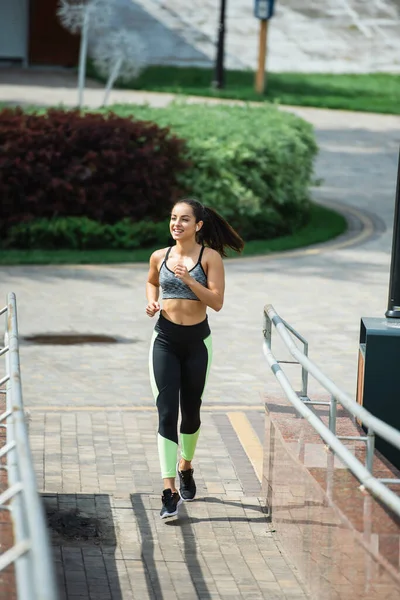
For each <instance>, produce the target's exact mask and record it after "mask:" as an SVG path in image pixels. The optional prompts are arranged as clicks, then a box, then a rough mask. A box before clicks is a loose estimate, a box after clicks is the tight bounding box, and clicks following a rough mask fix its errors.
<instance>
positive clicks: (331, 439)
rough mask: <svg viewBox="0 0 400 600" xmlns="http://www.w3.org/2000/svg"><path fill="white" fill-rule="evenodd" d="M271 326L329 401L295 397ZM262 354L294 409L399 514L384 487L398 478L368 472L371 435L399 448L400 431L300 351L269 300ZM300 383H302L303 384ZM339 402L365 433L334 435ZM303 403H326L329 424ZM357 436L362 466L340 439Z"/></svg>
mask: <svg viewBox="0 0 400 600" xmlns="http://www.w3.org/2000/svg"><path fill="white" fill-rule="evenodd" d="M271 324H273V325H274V326H275V329H276V330H277V332H278V334H279V336H280V337H281V339H282V341H283V342H284V344H285V345H286V347H287V348H288V350H289V352H290V354H291V355H292V356H293V358H294V359H295V360H296V364H297V363H298V364H300V365H301V366H302V369H306V370H307V372H308V373H310V374H311V375H312V376H313V377H314V378H315V379H316V380H317V381H318V382H319V383H320V384H321V385H322V386H323V387H324V388H325V389H326V390H327V391H328V392H329V393H330V394H331V400H330V401H329V402H313V401H312V400H310V399H309V398H308V395H307V390H305V391H306V393H305V394H304V390H302V395H301V397H299V395H298V394H297V392H295V390H294V389H293V387H292V385H291V383H290V381H289V379H288V378H287V377H286V375H285V373H284V372H283V370H282V368H281V366H280V364H279V362H278V361H277V359H276V358H275V356H274V355H273V353H272V348H271V346H272V327H271ZM290 331H291V333H293V334H294V335H295V336H296V337H298V338H299V339H300V340H301V341H302V342H303V343H304V338H302V337H301V336H300V335H299V334H297V332H295V330H294V329H293V328H292V327H290ZM263 351H264V355H265V357H266V359H267V361H268V364H269V365H270V367H271V370H272V372H273V374H274V375H275V377H276V378H277V380H278V382H279V383H280V385H281V387H282V389H283V391H284V392H285V394H286V396H287V398H288V400H290V402H291V403H292V404H293V406H294V407H295V408H296V410H297V411H298V412H299V413H300V414H301V415H302V416H303V417H304V418H305V419H306V420H307V421H308V423H310V425H311V426H312V427H313V428H314V429H315V430H316V432H317V433H318V434H319V435H320V436H321V438H322V439H323V440H324V441H325V442H326V444H327V445H328V446H329V447H330V448H331V450H332V451H333V452H334V453H335V454H337V456H338V457H339V458H340V460H341V461H342V462H343V463H344V464H345V465H346V466H347V467H348V468H349V469H350V471H351V472H352V473H353V474H354V475H355V476H356V477H357V479H358V480H359V481H360V482H361V484H362V485H363V486H364V487H365V488H366V489H368V490H369V491H370V492H371V493H373V494H374V496H376V497H377V498H379V500H381V501H382V502H383V503H384V504H386V506H388V507H389V508H390V509H391V510H392V511H393V512H394V513H396V514H397V515H398V516H400V497H399V496H398V495H397V494H395V493H394V492H393V491H392V490H390V489H389V488H387V487H386V484H388V483H390V484H394V483H400V480H399V479H394V478H393V479H378V478H376V477H374V476H373V474H372V466H373V452H374V446H375V444H374V436H375V433H378V434H379V435H380V436H381V437H382V438H383V439H385V440H386V441H387V442H389V443H391V444H393V445H394V446H395V447H396V448H400V432H399V431H397V429H395V428H394V427H391V426H390V425H388V424H387V423H384V422H383V421H381V420H380V419H378V418H377V417H374V416H373V415H371V413H369V412H368V411H367V410H366V409H365V408H363V407H362V406H360V405H359V404H357V402H355V401H354V400H352V398H351V397H350V396H349V395H348V394H346V393H345V392H343V391H342V390H340V389H339V388H338V387H337V386H336V385H335V384H334V383H333V382H332V381H331V380H330V379H329V378H328V377H327V376H326V375H324V373H322V371H321V370H320V369H319V368H318V367H317V366H316V365H315V364H314V363H313V362H312V361H311V360H310V359H309V358H308V356H306V355H305V353H304V352H302V351H301V350H300V349H299V348H298V347H297V346H296V344H295V343H294V341H293V340H292V338H291V337H290V335H289V333H288V331H287V324H286V323H285V322H284V321H283V319H281V318H280V316H279V315H278V314H277V313H276V311H275V309H274V308H273V306H272V305H271V304H269V305H266V306H265V307H264V343H263ZM303 387H304V386H303ZM337 402H340V404H341V405H342V406H343V407H344V408H345V409H346V410H348V411H349V413H351V414H352V415H353V416H355V417H356V418H358V419H360V421H361V422H362V423H363V424H364V425H365V426H366V427H368V435H367V436H357V437H354V438H353V437H352V436H337V435H336V404H337ZM307 404H327V405H329V427H327V426H326V425H325V424H324V423H323V422H322V421H321V419H320V418H319V417H318V416H317V415H316V414H315V413H313V412H312V411H311V410H310V409H309V408H308V406H307ZM350 438H351V439H357V440H359V441H364V442H366V443H367V459H366V466H364V465H363V464H362V463H361V462H360V461H359V460H358V459H357V458H356V457H355V456H354V455H353V454H352V453H351V452H350V451H349V450H348V449H347V448H346V446H344V444H343V443H342V442H341V441H340V440H341V439H350Z"/></svg>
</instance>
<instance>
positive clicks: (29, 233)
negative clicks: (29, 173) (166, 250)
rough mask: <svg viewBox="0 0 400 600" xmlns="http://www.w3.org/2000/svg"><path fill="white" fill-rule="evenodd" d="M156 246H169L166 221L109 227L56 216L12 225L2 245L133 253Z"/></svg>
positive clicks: (119, 223)
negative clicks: (112, 250) (126, 251)
mask: <svg viewBox="0 0 400 600" xmlns="http://www.w3.org/2000/svg"><path fill="white" fill-rule="evenodd" d="M155 244H159V245H160V247H162V246H167V245H169V244H171V237H170V235H169V220H167V221H159V222H158V223H155V222H153V221H139V222H137V223H134V222H132V221H131V220H130V219H123V220H122V221H118V222H117V223H115V224H113V225H110V224H107V223H99V222H98V221H93V220H91V219H88V218H87V217H59V218H56V219H51V220H50V219H36V220H34V221H30V222H28V223H19V224H18V225H14V226H13V227H11V228H10V229H9V230H8V231H7V232H6V237H5V238H4V240H3V243H2V246H3V248H19V249H21V250H36V249H38V250H59V249H64V248H65V249H70V250H103V249H105V248H108V249H115V250H135V249H136V248H146V247H150V246H153V245H155Z"/></svg>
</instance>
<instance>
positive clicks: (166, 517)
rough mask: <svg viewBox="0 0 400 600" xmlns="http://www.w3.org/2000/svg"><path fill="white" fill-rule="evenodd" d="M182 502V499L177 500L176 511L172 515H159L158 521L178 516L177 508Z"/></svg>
mask: <svg viewBox="0 0 400 600" xmlns="http://www.w3.org/2000/svg"><path fill="white" fill-rule="evenodd" d="M182 502H183V500H182V498H179V500H178V503H177V505H176V510H174V512H172V513H164V514H163V515H160V519H169V518H170V517H175V515H177V514H178V507H179V506H180V505H181V504H182Z"/></svg>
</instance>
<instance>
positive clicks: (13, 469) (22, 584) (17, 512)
mask: <svg viewBox="0 0 400 600" xmlns="http://www.w3.org/2000/svg"><path fill="white" fill-rule="evenodd" d="M8 317H9V314H8V313H7V322H8V323H10V319H9V318H8ZM8 344H9V338H8V327H7V329H6V334H5V336H4V345H5V346H8ZM5 363H6V373H7V375H10V352H7V354H6V356H5ZM12 407H13V398H12V386H11V379H8V381H7V383H6V411H7V412H10V413H11V416H10V417H9V418H8V419H7V443H8V444H11V443H12V442H14V441H15V430H14V415H13V410H12ZM7 479H8V485H9V486H10V487H11V486H13V485H16V484H18V483H19V482H20V481H21V476H20V473H19V471H18V459H17V449H16V447H14V448H13V449H12V450H10V452H9V453H8V455H7ZM9 506H10V509H11V516H12V521H13V531H14V539H15V543H16V544H19V543H21V542H23V541H24V540H26V539H27V538H28V537H29V536H28V528H27V522H26V519H25V515H24V508H23V497H22V491H21V492H19V493H18V494H16V495H15V496H14V497H13V498H12V499H11V500H10V504H9ZM32 582H33V571H32V556H30V555H29V553H28V552H26V553H25V554H23V555H22V556H20V557H19V558H17V559H16V560H15V583H16V587H17V591H18V596H19V597H20V598H27V600H33V599H34V598H35V590H34V587H33V585H32Z"/></svg>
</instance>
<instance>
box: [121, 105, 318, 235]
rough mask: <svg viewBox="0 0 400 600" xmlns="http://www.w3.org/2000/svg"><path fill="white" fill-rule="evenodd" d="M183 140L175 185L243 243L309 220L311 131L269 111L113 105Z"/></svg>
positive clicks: (300, 122)
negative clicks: (184, 165)
mask: <svg viewBox="0 0 400 600" xmlns="http://www.w3.org/2000/svg"><path fill="white" fill-rule="evenodd" d="M111 110H112V111H113V112H115V113H116V114H118V115H120V116H124V117H127V116H132V115H134V117H135V118H138V119H145V120H151V121H154V122H156V123H157V124H159V125H160V126H161V127H165V126H167V125H168V127H170V128H171V130H172V131H173V132H174V133H175V134H176V135H178V136H180V137H182V138H185V139H186V140H187V144H186V146H185V158H186V159H187V160H188V162H189V163H190V167H189V168H188V169H187V170H185V171H184V172H182V173H180V174H179V176H178V180H179V182H180V184H181V185H182V187H184V188H186V189H187V190H189V191H190V193H191V194H192V195H193V196H195V197H197V198H198V199H200V200H201V201H202V202H204V203H205V204H209V205H210V206H212V207H214V208H216V209H217V210H218V211H220V212H221V214H223V215H224V216H225V217H226V218H228V219H229V221H230V222H231V223H232V225H233V226H234V227H236V228H237V230H238V231H239V232H240V233H241V234H242V235H243V236H244V237H245V238H246V239H255V237H258V236H259V235H261V236H263V239H266V238H267V237H275V236H277V235H283V234H287V233H291V232H293V231H295V230H296V229H297V228H298V227H299V226H301V225H302V224H304V223H305V222H306V221H307V219H308V216H309V210H310V205H309V200H310V191H309V188H310V185H311V183H312V177H313V162H314V158H315V156H316V154H317V150H318V148H317V144H316V142H315V137H314V133H313V128H312V126H311V125H310V124H309V123H307V122H306V121H304V120H302V119H300V118H299V117H297V116H295V115H293V114H290V113H286V112H281V111H279V110H277V109H276V108H275V107H272V106H263V107H261V108H254V107H249V106H244V107H243V106H227V105H217V106H206V105H193V104H180V103H175V104H172V105H170V106H168V107H167V108H162V109H159V108H152V107H148V106H131V105H129V106H128V105H124V106H113V107H112V108H111Z"/></svg>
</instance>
